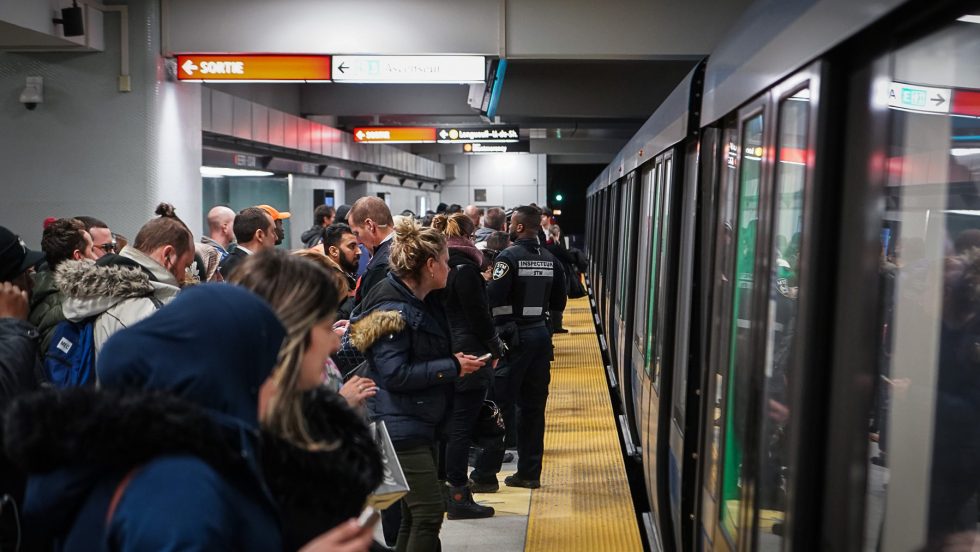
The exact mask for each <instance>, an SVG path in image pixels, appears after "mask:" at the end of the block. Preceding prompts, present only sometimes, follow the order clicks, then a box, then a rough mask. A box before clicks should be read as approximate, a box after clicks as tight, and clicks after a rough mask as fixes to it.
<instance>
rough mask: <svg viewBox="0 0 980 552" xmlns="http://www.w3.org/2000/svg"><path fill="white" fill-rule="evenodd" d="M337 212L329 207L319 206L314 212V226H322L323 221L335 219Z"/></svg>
mask: <svg viewBox="0 0 980 552" xmlns="http://www.w3.org/2000/svg"><path fill="white" fill-rule="evenodd" d="M336 212H337V211H335V210H334V208H333V207H331V206H329V205H318V206H317V208H316V209H314V210H313V224H316V225H320V224H323V219H325V218H333V216H334V214H335V213H336Z"/></svg>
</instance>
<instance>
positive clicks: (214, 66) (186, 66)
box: [177, 54, 330, 82]
mask: <svg viewBox="0 0 980 552" xmlns="http://www.w3.org/2000/svg"><path fill="white" fill-rule="evenodd" d="M177 79H178V80H181V81H188V82H212V81H239V82H243V81H246V82H330V56H323V55H295V56H293V55H278V54H220V55H215V54H178V55H177Z"/></svg>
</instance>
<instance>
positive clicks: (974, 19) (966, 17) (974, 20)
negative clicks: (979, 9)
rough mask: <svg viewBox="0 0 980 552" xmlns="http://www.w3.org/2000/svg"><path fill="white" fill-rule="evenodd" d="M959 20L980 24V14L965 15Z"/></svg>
mask: <svg viewBox="0 0 980 552" xmlns="http://www.w3.org/2000/svg"><path fill="white" fill-rule="evenodd" d="M957 21H962V22H964V23H978V24H980V15H964V16H963V17H961V18H959V19H957Z"/></svg>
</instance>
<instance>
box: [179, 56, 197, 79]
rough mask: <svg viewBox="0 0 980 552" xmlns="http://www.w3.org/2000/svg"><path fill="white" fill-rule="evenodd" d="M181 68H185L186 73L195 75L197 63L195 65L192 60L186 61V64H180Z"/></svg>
mask: <svg viewBox="0 0 980 552" xmlns="http://www.w3.org/2000/svg"><path fill="white" fill-rule="evenodd" d="M180 68H181V69H183V70H184V72H185V73H187V74H188V75H191V76H194V71H197V65H194V62H193V61H191V60H187V61H185V62H184V64H183V65H181V66H180Z"/></svg>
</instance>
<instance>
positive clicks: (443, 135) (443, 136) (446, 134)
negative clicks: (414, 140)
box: [439, 129, 449, 140]
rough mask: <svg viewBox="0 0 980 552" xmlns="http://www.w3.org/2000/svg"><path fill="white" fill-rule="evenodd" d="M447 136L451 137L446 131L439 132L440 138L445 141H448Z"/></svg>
mask: <svg viewBox="0 0 980 552" xmlns="http://www.w3.org/2000/svg"><path fill="white" fill-rule="evenodd" d="M446 136H449V133H448V132H446V129H442V130H440V131H439V137H440V138H442V139H443V140H445V139H446Z"/></svg>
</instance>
